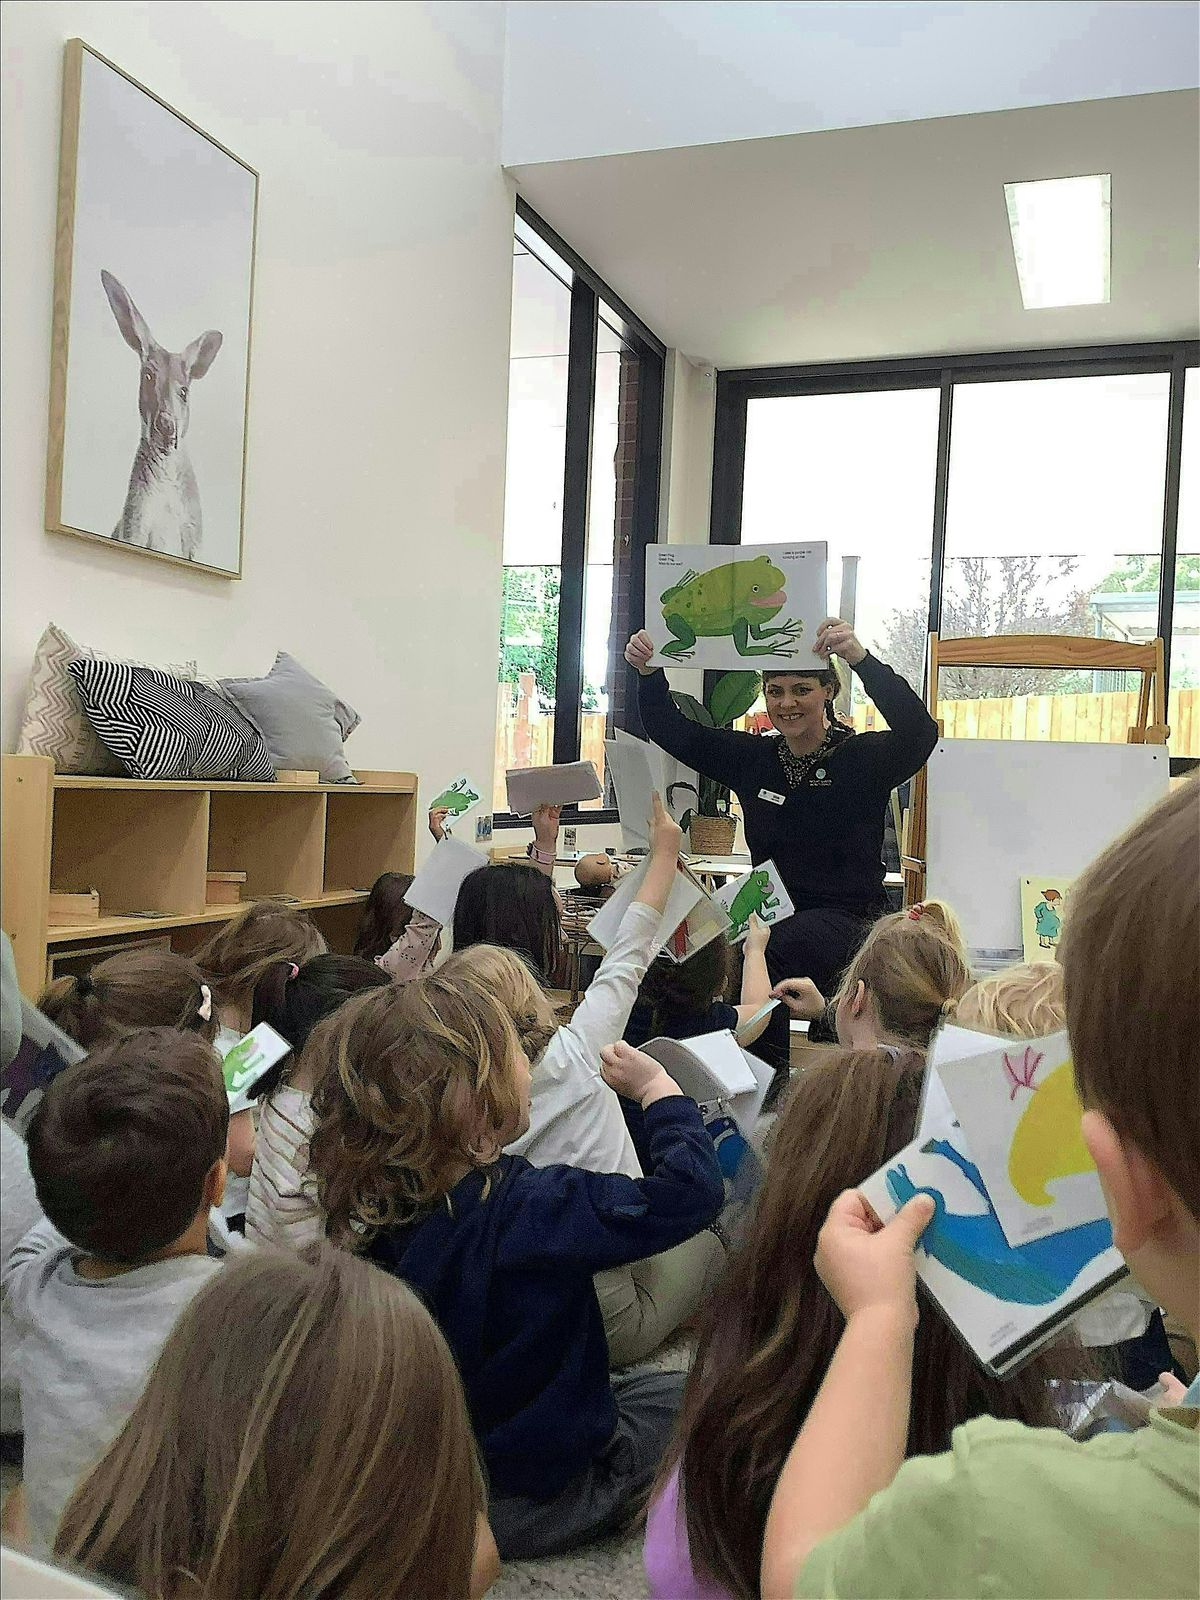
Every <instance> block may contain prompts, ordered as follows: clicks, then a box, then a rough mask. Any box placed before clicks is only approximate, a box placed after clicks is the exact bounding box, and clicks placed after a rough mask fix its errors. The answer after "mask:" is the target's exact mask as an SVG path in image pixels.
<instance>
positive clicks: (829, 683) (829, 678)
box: [762, 661, 843, 728]
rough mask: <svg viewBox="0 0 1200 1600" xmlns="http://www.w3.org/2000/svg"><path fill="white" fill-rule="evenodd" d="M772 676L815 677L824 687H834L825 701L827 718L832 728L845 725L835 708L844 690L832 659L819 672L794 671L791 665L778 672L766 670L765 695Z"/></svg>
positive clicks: (764, 674)
mask: <svg viewBox="0 0 1200 1600" xmlns="http://www.w3.org/2000/svg"><path fill="white" fill-rule="evenodd" d="M772 678H814V679H815V680H816V681H817V683H819V684H820V685H821V687H822V689H832V690H833V693H832V694H831V695H830V696H829V698H828V699H827V700H826V702H825V720H826V722H828V724H829V726H830V727H831V728H840V727H842V726H843V724H842V723H840V722H839V721H838V716H837V712H836V711H835V710H834V709H833V703H834V701H835V700H836V699H837V697H838V695H839V694H840V693H841V692H842V679H841V675H840V674H839V672H838V669H837V668H836V667H835V666H834V664H833V662H832V661H831V662H830V663H829V665H828V666H827V667H822V668H821V670H820V671H819V672H793V671H792V669H791V668H790V667H780V668H779V670H778V671H777V672H764V673H763V675H762V686H763V694H764V695H765V694H766V692H767V684H768V682H769V681H770V679H772Z"/></svg>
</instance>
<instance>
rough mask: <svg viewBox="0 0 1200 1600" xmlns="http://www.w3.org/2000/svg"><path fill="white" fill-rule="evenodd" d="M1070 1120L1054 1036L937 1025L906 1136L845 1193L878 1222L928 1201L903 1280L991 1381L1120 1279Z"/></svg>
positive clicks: (1074, 1107)
mask: <svg viewBox="0 0 1200 1600" xmlns="http://www.w3.org/2000/svg"><path fill="white" fill-rule="evenodd" d="M1079 1115H1080V1112H1079V1104H1078V1101H1077V1100H1076V1099H1075V1097H1074V1088H1073V1082H1072V1075H1071V1063H1070V1057H1069V1054H1068V1049H1067V1040H1066V1035H1065V1034H1053V1035H1050V1036H1048V1037H1047V1038H1044V1039H1004V1038H1000V1037H998V1036H994V1035H989V1034H984V1033H979V1032H976V1031H974V1030H972V1029H968V1028H960V1027H957V1026H954V1025H952V1024H951V1025H947V1026H945V1027H943V1028H941V1029H940V1030H939V1031H938V1033H937V1035H936V1036H935V1038H934V1040H933V1043H932V1045H931V1047H930V1052H929V1064H928V1066H927V1068H926V1092H925V1096H924V1101H923V1105H922V1109H921V1115H920V1118H919V1124H918V1132H917V1136H916V1138H914V1139H913V1141H912V1143H911V1144H909V1145H907V1146H905V1148H904V1149H903V1150H901V1151H899V1152H898V1153H897V1154H896V1155H895V1156H893V1157H892V1159H891V1160H890V1161H888V1162H887V1163H886V1164H885V1165H884V1166H883V1167H882V1168H881V1169H880V1171H879V1172H877V1173H875V1174H874V1175H873V1176H872V1177H871V1178H869V1179H868V1180H867V1182H866V1183H864V1184H861V1185H860V1186H859V1187H860V1189H861V1192H862V1194H863V1195H864V1196H865V1198H866V1199H867V1201H868V1202H869V1204H870V1205H871V1206H872V1208H873V1209H874V1211H875V1212H876V1214H877V1215H878V1216H879V1217H880V1219H881V1220H883V1221H887V1220H888V1219H889V1218H890V1217H891V1216H893V1215H894V1214H895V1212H896V1211H897V1210H898V1209H899V1207H900V1206H902V1205H903V1204H904V1202H905V1201H906V1200H909V1199H911V1198H912V1196H913V1195H915V1194H921V1193H924V1194H929V1195H932V1197H933V1199H934V1202H935V1205H936V1207H937V1209H936V1211H935V1213H934V1216H933V1220H932V1221H931V1222H930V1224H929V1226H928V1227H927V1228H926V1230H925V1232H924V1234H923V1235H922V1236H921V1240H920V1243H919V1244H918V1246H917V1277H918V1279H919V1280H920V1282H921V1284H922V1286H923V1288H924V1289H925V1291H926V1292H927V1293H928V1295H929V1296H930V1298H931V1299H932V1300H933V1301H934V1302H935V1304H936V1305H937V1306H938V1307H939V1308H940V1310H941V1312H942V1313H943V1315H944V1316H945V1317H946V1318H947V1319H948V1320H949V1322H950V1323H951V1324H952V1325H953V1326H954V1328H955V1329H957V1331H958V1333H959V1334H960V1335H961V1337H962V1338H963V1339H964V1340H965V1341H966V1343H967V1345H968V1346H969V1347H970V1349H971V1350H972V1351H973V1353H974V1354H975V1356H976V1357H977V1359H978V1360H979V1361H980V1362H981V1363H982V1364H983V1365H984V1366H986V1367H987V1368H988V1369H989V1370H990V1371H992V1372H994V1373H996V1374H997V1376H1000V1377H1003V1376H1004V1375H1005V1374H1006V1373H1009V1372H1012V1371H1014V1370H1015V1369H1016V1368H1017V1367H1018V1366H1020V1365H1021V1363H1022V1362H1024V1361H1026V1360H1027V1359H1028V1358H1029V1357H1030V1356H1031V1355H1033V1354H1034V1353H1035V1352H1036V1351H1037V1350H1038V1349H1039V1348H1041V1346H1042V1345H1044V1344H1046V1343H1047V1342H1048V1341H1049V1340H1051V1339H1052V1338H1054V1337H1055V1335H1056V1334H1057V1333H1058V1332H1059V1331H1060V1330H1061V1329H1062V1328H1063V1326H1064V1324H1066V1323H1067V1322H1069V1321H1070V1319H1071V1318H1072V1317H1073V1316H1074V1315H1075V1313H1076V1312H1077V1311H1078V1310H1079V1309H1080V1308H1081V1307H1082V1306H1084V1305H1086V1304H1087V1302H1088V1301H1089V1300H1092V1299H1094V1298H1095V1297H1096V1296H1097V1295H1098V1294H1101V1293H1103V1292H1104V1291H1105V1290H1106V1289H1108V1288H1110V1287H1111V1286H1112V1285H1113V1284H1114V1283H1117V1282H1118V1281H1119V1280H1120V1279H1121V1278H1123V1277H1124V1276H1125V1275H1126V1272H1127V1268H1126V1266H1125V1263H1124V1260H1123V1259H1122V1257H1121V1255H1120V1253H1119V1252H1118V1251H1117V1250H1116V1248H1115V1247H1114V1245H1113V1242H1112V1227H1111V1225H1110V1223H1109V1220H1108V1216H1107V1213H1106V1211H1105V1207H1104V1196H1103V1193H1102V1191H1101V1188H1100V1180H1099V1178H1098V1177H1097V1176H1096V1172H1095V1169H1094V1167H1092V1165H1091V1161H1090V1158H1089V1157H1088V1154H1087V1150H1086V1147H1085V1146H1084V1144H1083V1141H1082V1139H1081V1138H1080V1136H1079Z"/></svg>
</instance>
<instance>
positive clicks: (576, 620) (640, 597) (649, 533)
mask: <svg viewBox="0 0 1200 1600" xmlns="http://www.w3.org/2000/svg"><path fill="white" fill-rule="evenodd" d="M516 214H517V217H518V218H519V219H520V220H521V221H522V222H523V223H525V225H526V227H528V228H530V229H531V230H532V231H533V232H534V233H536V234H537V236H538V237H539V238H540V239H541V240H542V242H543V243H544V244H546V245H548V246H549V248H550V249H551V250H553V251H554V253H555V254H556V255H557V256H559V257H561V259H562V260H563V261H565V262H566V264H567V265H568V266H569V267H570V268H571V272H572V284H571V314H570V331H569V337H568V349H567V406H566V450H565V456H564V462H563V498H562V507H563V514H562V524H563V527H562V565H561V568H560V576H559V612H558V655H557V659H556V661H555V671H554V678H555V696H554V752H553V754H554V761H555V763H556V764H558V763H565V762H570V761H578V760H579V754H580V744H579V736H580V724H579V717H580V701H581V700H582V698H583V607H584V590H585V584H586V578H587V537H588V507H589V501H590V497H591V481H592V423H593V419H594V414H595V401H596V333H597V327H598V323H599V318H600V305H601V302H603V303H604V305H605V306H606V307H607V308H608V309H609V310H611V311H614V312H616V314H617V315H618V316H619V317H620V319H621V322H622V324H623V326H622V328H621V337H622V339H623V340H624V342H625V343H626V344H628V345H629V346H630V347H631V348H632V350H633V351H634V352H635V354H636V355H637V358H638V418H637V439H636V458H635V465H634V489H633V511H632V541H631V548H630V552H629V562H630V571H629V578H630V588H629V611H630V615H631V617H634V618H637V619H640V618H641V615H642V612H643V610H644V607H645V594H646V560H645V552H646V546H647V545H650V544H655V543H657V540H658V507H659V486H660V476H661V471H662V434H663V407H664V382H665V366H666V354H667V347H666V345H665V344H664V343H663V341H662V340H661V339H660V338H659V337H658V335H657V334H655V333H653V332H652V331H651V330H650V329H649V328H648V327H647V326H646V324H645V323H644V322H643V321H642V320H641V318H640V317H639V316H637V314H636V313H635V312H633V311H631V310H630V309H629V307H628V306H627V305H626V304H625V302H624V301H623V300H622V299H621V297H620V295H618V294H615V293H614V292H613V290H612V289H610V288H609V286H608V284H606V283H605V282H604V280H603V278H601V277H600V275H599V274H598V273H597V272H595V271H593V269H592V268H591V267H589V266H588V264H587V262H586V261H584V260H583V258H582V256H580V255H579V254H578V252H577V251H575V250H573V249H572V248H571V246H570V245H569V244H568V243H567V242H566V240H565V239H563V238H562V237H561V236H560V235H559V234H558V233H556V232H555V230H554V229H553V228H552V227H550V225H549V224H548V223H547V222H544V221H543V220H542V218H541V217H539V216H538V214H537V212H536V211H534V210H533V208H532V207H531V206H529V205H527V204H526V203H525V201H524V200H522V199H521V197H520V196H519V195H518V196H517V206H516ZM621 670H622V671H623V672H624V674H625V676H626V693H625V696H624V699H625V704H626V705H627V706H628V707H630V708H632V707H635V706H636V704H637V692H636V675H635V673H634V671H633V668H632V667H629V666H622V668H621ZM635 721H636V712H633V713H632V714H628V713H627V715H626V716H625V717H624V719H623V720H621V721H617V720H616V718H615V714H614V724H615V725H616V726H618V727H623V728H624V729H625V731H627V732H629V733H640V732H641V729H640V727H639V726H635V725H634V723H635ZM561 820H562V823H563V825H566V826H570V827H577V826H583V825H595V824H600V823H614V822H616V821H618V816H617V811H616V808H615V807H613V806H605V807H602V808H599V809H595V810H593V809H588V810H584V809H582V808H581V807H579V806H574V805H572V806H564V807H563V811H562V819H561ZM528 826H529V818H528V817H518V816H515V815H514V814H513V813H512V812H511V811H499V812H495V813H494V814H493V816H492V827H493V829H501V828H527V827H528Z"/></svg>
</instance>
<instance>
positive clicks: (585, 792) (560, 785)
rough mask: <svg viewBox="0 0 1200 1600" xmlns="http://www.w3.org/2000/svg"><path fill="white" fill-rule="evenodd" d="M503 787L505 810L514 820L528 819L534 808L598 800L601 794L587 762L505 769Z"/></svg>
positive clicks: (597, 779) (601, 787)
mask: <svg viewBox="0 0 1200 1600" xmlns="http://www.w3.org/2000/svg"><path fill="white" fill-rule="evenodd" d="M505 784H506V787H507V789H508V809H509V810H510V811H511V812H512V814H513V815H514V816H515V817H528V816H532V814H533V812H534V811H535V810H536V808H537V807H538V806H569V805H572V804H575V803H578V802H580V801H584V800H598V799H599V798H600V796H601V795H602V794H603V793H604V789H603V786H602V785H601V782H600V779H599V778H598V777H597V776H596V769H595V767H594V766H593V765H592V763H591V762H590V761H570V762H565V763H564V764H563V765H561V766H556V767H509V768H508V769H507V771H506V773H505Z"/></svg>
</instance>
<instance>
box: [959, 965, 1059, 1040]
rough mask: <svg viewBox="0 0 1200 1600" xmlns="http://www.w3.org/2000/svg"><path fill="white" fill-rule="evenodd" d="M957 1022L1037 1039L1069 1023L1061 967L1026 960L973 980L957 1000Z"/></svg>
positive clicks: (984, 1029) (1015, 1036) (989, 1030)
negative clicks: (974, 981)
mask: <svg viewBox="0 0 1200 1600" xmlns="http://www.w3.org/2000/svg"><path fill="white" fill-rule="evenodd" d="M954 1020H955V1022H961V1023H962V1024H963V1026H964V1027H966V1028H982V1029H983V1031H984V1032H985V1033H1006V1034H1010V1035H1012V1037H1014V1038H1017V1039H1037V1038H1041V1037H1042V1036H1044V1035H1045V1034H1047V1033H1057V1032H1058V1031H1059V1030H1060V1029H1062V1028H1065V1027H1066V1025H1067V1012H1066V1002H1065V1000H1064V999H1063V974H1062V968H1061V967H1060V966H1058V965H1056V964H1055V963H1054V962H1053V961H1026V962H1020V963H1018V965H1016V966H1013V967H1005V968H1004V970H1003V971H1002V972H993V973H990V974H989V975H988V976H987V977H986V978H980V980H979V982H978V983H973V984H972V985H971V987H970V988H969V989H968V990H967V992H966V994H964V995H963V997H962V999H961V1000H960V1001H959V1002H958V1010H957V1011H956V1012H955V1014H954Z"/></svg>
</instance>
